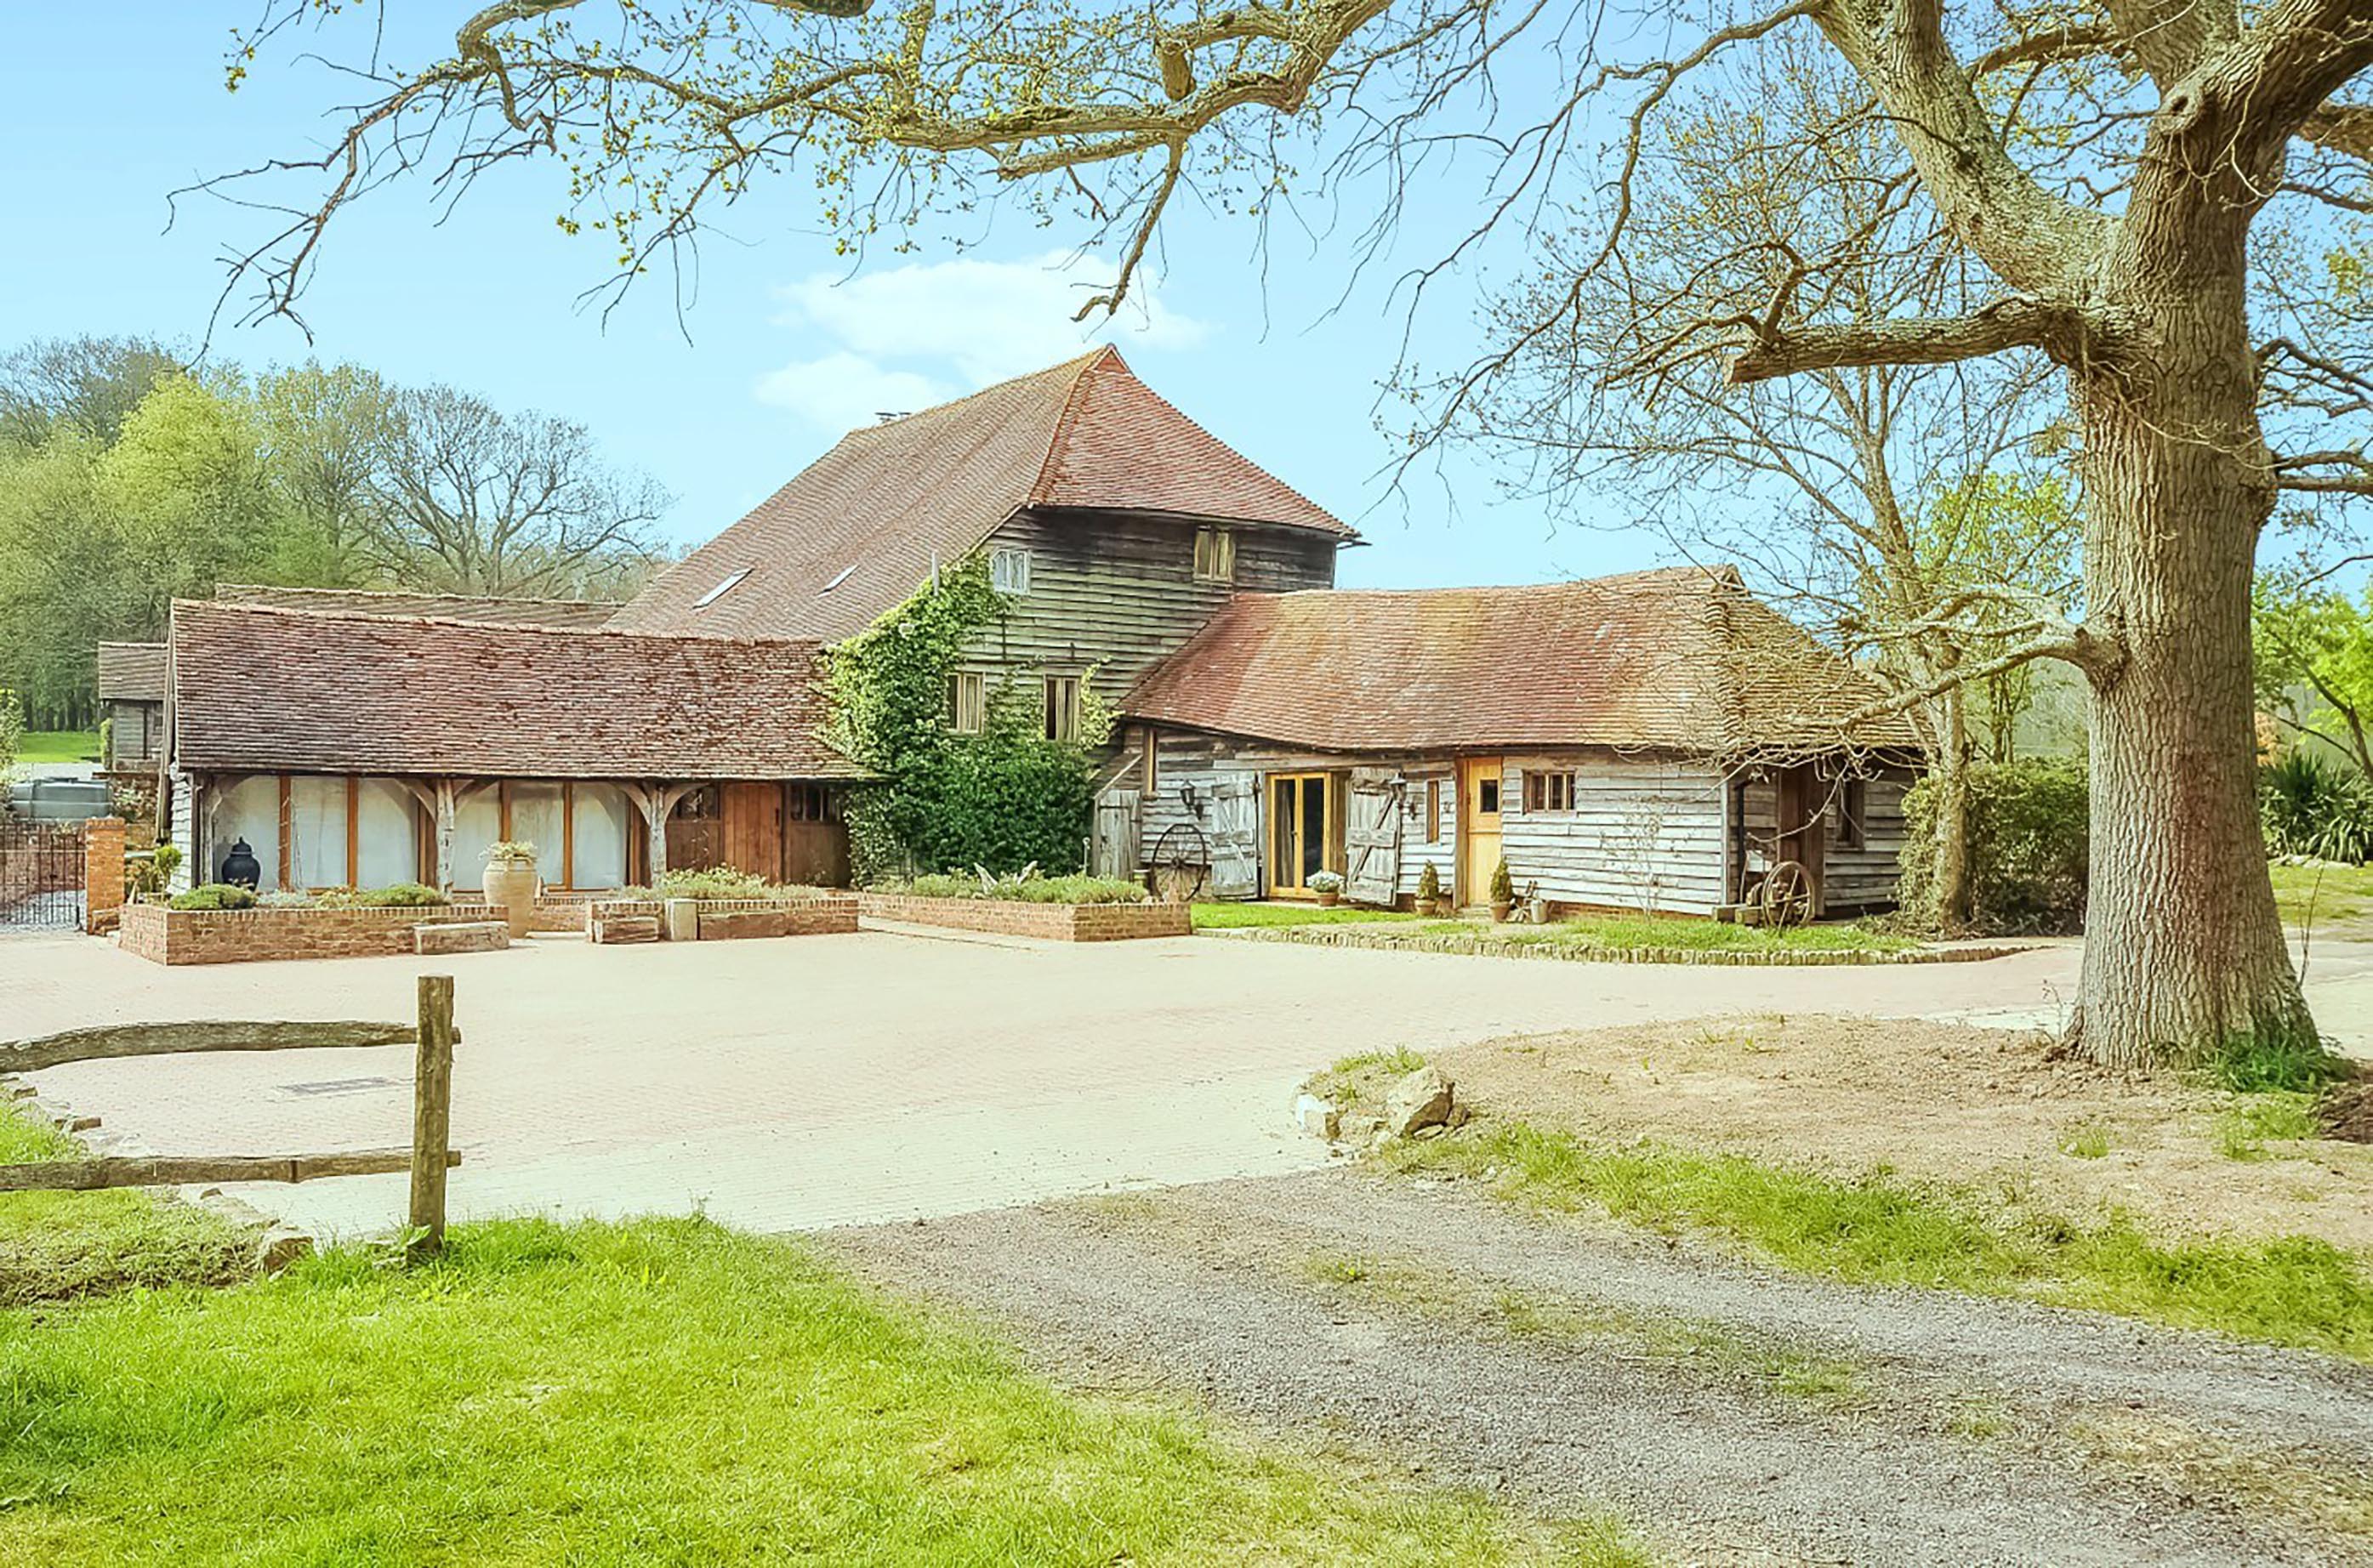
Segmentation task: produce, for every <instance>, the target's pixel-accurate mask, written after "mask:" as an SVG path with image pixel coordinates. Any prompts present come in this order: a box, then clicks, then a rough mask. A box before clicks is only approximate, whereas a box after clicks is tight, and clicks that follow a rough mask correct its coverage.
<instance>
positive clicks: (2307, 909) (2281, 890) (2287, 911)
mask: <svg viewBox="0 0 2373 1568" xmlns="http://www.w3.org/2000/svg"><path fill="white" fill-rule="evenodd" d="M2267 870H2268V871H2270V872H2271V873H2272V874H2273V876H2274V905H2275V907H2276V908H2277V909H2279V910H2281V911H2282V915H2283V919H2284V921H2285V923H2288V924H2291V925H2305V924H2307V923H2309V921H2310V920H2312V922H2313V923H2314V924H2316V925H2318V926H2340V925H2351V924H2362V923H2366V921H2367V917H2368V916H2373V865H2352V866H2328V865H2271V866H2268V867H2267Z"/></svg>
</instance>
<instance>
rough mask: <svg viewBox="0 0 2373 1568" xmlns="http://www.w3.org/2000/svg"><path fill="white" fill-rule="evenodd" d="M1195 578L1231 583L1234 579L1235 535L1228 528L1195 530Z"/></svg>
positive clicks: (1199, 581) (1204, 581)
mask: <svg viewBox="0 0 2373 1568" xmlns="http://www.w3.org/2000/svg"><path fill="white" fill-rule="evenodd" d="M1195 580H1196V581H1197V582H1198V583H1233V582H1234V581H1235V580H1236V536H1235V533H1234V531H1233V529H1230V528H1197V529H1196V530H1195Z"/></svg>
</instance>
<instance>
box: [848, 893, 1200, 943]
mask: <svg viewBox="0 0 2373 1568" xmlns="http://www.w3.org/2000/svg"><path fill="white" fill-rule="evenodd" d="M858 909H859V912H860V913H862V914H864V915H866V916H868V917H869V918H871V919H873V920H894V921H903V922H905V923H907V924H909V925H943V926H947V927H950V928H952V929H953V930H957V931H986V932H989V933H991V934H993V935H1000V936H1035V937H1037V938H1039V939H1040V940H1042V941H1047V942H1124V941H1129V940H1133V939H1135V938H1138V937H1147V936H1185V935H1189V934H1190V933H1191V932H1192V931H1193V929H1194V925H1193V914H1192V912H1191V911H1190V910H1189V909H1188V907H1187V906H1186V905H1185V904H1172V903H1151V902H1149V903H1137V904H1038V903H1031V902H1029V901H1027V900H1022V899H922V898H917V897H915V896H914V895H912V894H909V893H859V895H858Z"/></svg>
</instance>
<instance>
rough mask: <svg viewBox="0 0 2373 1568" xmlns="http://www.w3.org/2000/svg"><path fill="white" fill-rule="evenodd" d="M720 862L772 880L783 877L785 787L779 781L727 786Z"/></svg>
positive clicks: (778, 879) (775, 880)
mask: <svg viewBox="0 0 2373 1568" xmlns="http://www.w3.org/2000/svg"><path fill="white" fill-rule="evenodd" d="M722 819H723V823H724V833H723V844H722V850H721V858H720V864H722V865H730V866H731V867H732V868H733V869H734V870H736V871H746V872H748V873H749V874H750V875H751V876H753V877H765V878H766V880H767V881H769V882H779V881H781V880H782V877H783V789H782V786H781V785H780V784H727V785H726V786H725V801H724V811H723V814H722Z"/></svg>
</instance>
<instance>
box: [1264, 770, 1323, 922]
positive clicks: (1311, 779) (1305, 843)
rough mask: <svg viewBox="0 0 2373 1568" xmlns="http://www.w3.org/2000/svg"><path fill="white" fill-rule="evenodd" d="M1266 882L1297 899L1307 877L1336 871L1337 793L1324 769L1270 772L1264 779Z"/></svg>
mask: <svg viewBox="0 0 2373 1568" xmlns="http://www.w3.org/2000/svg"><path fill="white" fill-rule="evenodd" d="M1268 824H1269V827H1268V831H1269V884H1268V890H1269V891H1270V892H1271V893H1272V894H1281V895H1284V896H1286V897H1289V898H1292V897H1300V896H1303V895H1306V894H1308V893H1309V891H1310V879H1311V877H1315V876H1316V875H1317V874H1318V873H1319V872H1321V871H1331V870H1333V869H1335V865H1334V854H1335V796H1334V792H1333V791H1332V790H1330V789H1329V788H1328V787H1327V775H1326V774H1325V773H1273V774H1271V775H1270V776H1269V781H1268Z"/></svg>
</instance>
